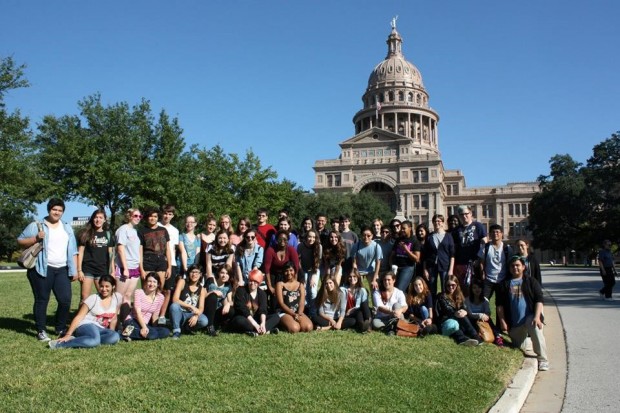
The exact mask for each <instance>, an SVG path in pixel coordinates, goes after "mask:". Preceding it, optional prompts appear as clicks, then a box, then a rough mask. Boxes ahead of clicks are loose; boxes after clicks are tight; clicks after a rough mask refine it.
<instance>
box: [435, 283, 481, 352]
mask: <svg viewBox="0 0 620 413" xmlns="http://www.w3.org/2000/svg"><path fill="white" fill-rule="evenodd" d="M437 316H438V318H439V325H441V329H442V334H444V335H448V336H450V337H452V339H454V341H456V342H457V343H458V344H463V345H465V346H477V345H478V344H480V342H479V341H478V333H477V332H476V329H475V328H474V327H473V326H472V325H471V322H470V321H469V318H467V310H466V308H465V297H463V293H462V292H461V287H460V286H459V279H458V278H456V277H455V276H454V275H450V276H448V278H447V279H446V283H445V285H444V289H443V292H442V293H441V294H440V295H439V299H438V300H437Z"/></svg>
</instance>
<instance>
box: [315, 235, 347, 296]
mask: <svg viewBox="0 0 620 413" xmlns="http://www.w3.org/2000/svg"><path fill="white" fill-rule="evenodd" d="M346 255H347V251H346V248H345V246H344V242H342V238H341V237H340V233H338V232H336V231H330V233H329V241H328V243H327V247H323V267H322V271H321V275H322V277H323V278H327V277H334V278H335V279H336V282H337V283H338V285H340V278H341V277H342V263H343V262H344V259H345V258H346Z"/></svg>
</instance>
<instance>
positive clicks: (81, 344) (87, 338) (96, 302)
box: [49, 274, 123, 349]
mask: <svg viewBox="0 0 620 413" xmlns="http://www.w3.org/2000/svg"><path fill="white" fill-rule="evenodd" d="M115 289H116V279H114V277H112V276H111V275H108V274H105V275H102V276H101V278H100V279H99V292H98V293H97V294H93V295H91V296H89V297H88V298H87V299H86V300H84V301H83V302H82V304H81V305H80V309H79V310H78V313H77V315H76V316H75V318H74V319H73V321H71V325H70V326H69V329H68V330H67V333H66V334H65V336H64V337H61V338H59V339H58V340H52V341H50V342H49V347H50V348H51V349H57V348H69V347H72V348H91V347H97V346H99V345H100V344H116V343H118V341H119V339H120V337H119V335H118V333H117V332H116V331H115V330H116V323H117V321H118V313H119V311H120V308H121V304H122V302H123V297H122V296H121V295H120V294H119V293H117V292H115Z"/></svg>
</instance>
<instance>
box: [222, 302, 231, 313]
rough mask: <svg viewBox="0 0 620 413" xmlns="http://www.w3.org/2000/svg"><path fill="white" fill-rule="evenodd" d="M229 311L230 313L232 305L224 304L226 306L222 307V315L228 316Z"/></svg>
mask: <svg viewBox="0 0 620 413" xmlns="http://www.w3.org/2000/svg"><path fill="white" fill-rule="evenodd" d="M229 311H230V304H228V303H226V304H224V306H223V307H222V315H226V314H228V312H229Z"/></svg>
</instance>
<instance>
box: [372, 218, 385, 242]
mask: <svg viewBox="0 0 620 413" xmlns="http://www.w3.org/2000/svg"><path fill="white" fill-rule="evenodd" d="M382 227H383V221H381V219H379V218H375V219H373V221H372V239H373V241H379V240H380V239H381V228H382Z"/></svg>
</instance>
